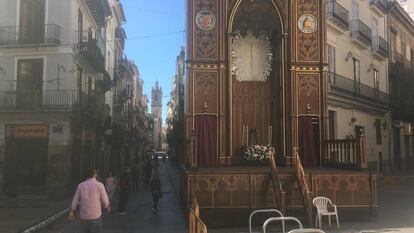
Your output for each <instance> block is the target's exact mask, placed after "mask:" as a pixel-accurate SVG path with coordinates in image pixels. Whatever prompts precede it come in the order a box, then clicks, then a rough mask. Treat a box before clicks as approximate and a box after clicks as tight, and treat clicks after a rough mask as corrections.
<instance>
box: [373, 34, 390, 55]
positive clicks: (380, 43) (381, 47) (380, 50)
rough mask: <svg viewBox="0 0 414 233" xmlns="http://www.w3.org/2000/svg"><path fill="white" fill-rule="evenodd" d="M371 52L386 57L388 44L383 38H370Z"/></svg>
mask: <svg viewBox="0 0 414 233" xmlns="http://www.w3.org/2000/svg"><path fill="white" fill-rule="evenodd" d="M372 51H373V52H375V53H377V54H379V55H381V56H382V57H384V58H386V57H388V43H387V41H385V40H384V38H382V37H380V36H374V37H373V38H372Z"/></svg>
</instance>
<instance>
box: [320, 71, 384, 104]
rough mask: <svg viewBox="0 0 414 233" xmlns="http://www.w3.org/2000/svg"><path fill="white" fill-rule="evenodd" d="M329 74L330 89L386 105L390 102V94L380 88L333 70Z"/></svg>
mask: <svg viewBox="0 0 414 233" xmlns="http://www.w3.org/2000/svg"><path fill="white" fill-rule="evenodd" d="M328 76H329V85H330V89H331V90H330V91H332V90H336V91H340V92H344V93H346V94H349V95H352V96H353V97H358V98H364V99H367V100H370V101H373V102H379V103H381V104H386V105H388V104H389V102H390V98H389V94H388V93H385V92H382V91H380V90H379V89H378V88H373V87H371V86H368V85H365V84H362V83H360V82H358V81H355V80H352V79H349V78H346V77H343V76H341V75H338V74H336V73H333V72H329V73H328Z"/></svg>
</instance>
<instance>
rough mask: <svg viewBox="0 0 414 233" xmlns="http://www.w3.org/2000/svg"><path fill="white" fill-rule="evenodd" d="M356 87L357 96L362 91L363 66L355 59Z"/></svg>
mask: <svg viewBox="0 0 414 233" xmlns="http://www.w3.org/2000/svg"><path fill="white" fill-rule="evenodd" d="M353 61H354V87H355V94H357V93H359V89H360V85H359V84H360V82H361V71H360V69H361V66H360V63H359V60H358V59H356V58H354V59H353Z"/></svg>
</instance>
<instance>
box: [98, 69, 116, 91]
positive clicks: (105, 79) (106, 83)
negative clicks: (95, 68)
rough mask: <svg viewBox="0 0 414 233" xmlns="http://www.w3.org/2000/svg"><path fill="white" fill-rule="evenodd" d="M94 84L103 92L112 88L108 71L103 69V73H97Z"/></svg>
mask: <svg viewBox="0 0 414 233" xmlns="http://www.w3.org/2000/svg"><path fill="white" fill-rule="evenodd" d="M95 85H96V86H97V87H99V89H101V91H102V92H103V93H105V92H107V91H109V90H110V89H111V88H112V80H111V77H110V76H109V74H108V72H106V71H105V72H104V73H101V74H99V75H98V78H97V80H96V84H95Z"/></svg>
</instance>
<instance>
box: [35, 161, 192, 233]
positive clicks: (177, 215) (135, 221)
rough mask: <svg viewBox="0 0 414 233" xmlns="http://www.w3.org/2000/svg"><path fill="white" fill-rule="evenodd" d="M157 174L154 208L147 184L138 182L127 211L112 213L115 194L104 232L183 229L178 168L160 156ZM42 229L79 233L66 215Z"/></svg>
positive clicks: (76, 223) (180, 232)
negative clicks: (158, 193)
mask: <svg viewBox="0 0 414 233" xmlns="http://www.w3.org/2000/svg"><path fill="white" fill-rule="evenodd" d="M159 174H160V178H161V183H162V188H161V189H162V192H163V197H162V198H161V200H160V202H159V209H158V212H156V213H154V212H152V211H151V205H152V198H151V193H150V192H149V191H148V189H147V187H146V186H145V185H144V184H142V185H141V188H140V190H139V191H138V192H131V194H130V199H129V202H128V207H127V215H125V216H121V215H119V214H117V213H116V207H117V198H115V203H114V205H115V206H114V209H113V210H112V212H111V213H110V214H105V215H104V219H103V222H104V232H106V233H138V232H151V233H165V232H168V233H183V232H186V228H187V227H186V221H185V219H184V215H183V211H182V209H181V206H180V202H179V196H178V189H177V188H178V187H179V186H178V183H177V182H178V181H179V176H178V170H177V169H176V168H175V167H174V166H172V165H171V164H170V162H169V161H167V162H162V161H161V160H160V167H159ZM40 232H42V233H58V232H59V233H79V232H80V224H79V221H69V220H68V219H67V218H66V217H65V218H63V219H61V220H59V221H58V222H56V223H54V224H53V225H52V226H50V227H48V228H46V229H44V230H43V231H40Z"/></svg>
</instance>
